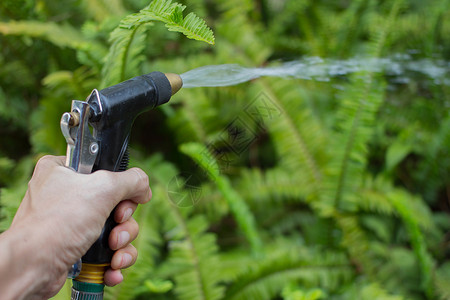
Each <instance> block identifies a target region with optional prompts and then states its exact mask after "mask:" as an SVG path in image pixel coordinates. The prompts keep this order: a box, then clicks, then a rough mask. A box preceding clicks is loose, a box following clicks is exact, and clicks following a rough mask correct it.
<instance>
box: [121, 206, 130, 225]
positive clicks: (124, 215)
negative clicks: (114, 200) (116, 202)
mask: <svg viewBox="0 0 450 300" xmlns="http://www.w3.org/2000/svg"><path fill="white" fill-rule="evenodd" d="M132 214H133V210H132V209H131V208H127V209H126V210H125V212H124V213H123V217H122V220H121V221H120V223H123V222H125V221H127V220H128V219H129V218H130V217H131V215H132Z"/></svg>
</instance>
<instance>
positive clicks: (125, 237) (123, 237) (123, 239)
mask: <svg viewBox="0 0 450 300" xmlns="http://www.w3.org/2000/svg"><path fill="white" fill-rule="evenodd" d="M129 240H130V234H129V233H128V231H121V232H119V240H118V241H117V244H118V245H117V248H122V247H123V246H125V245H126V244H127V243H128V241H129Z"/></svg>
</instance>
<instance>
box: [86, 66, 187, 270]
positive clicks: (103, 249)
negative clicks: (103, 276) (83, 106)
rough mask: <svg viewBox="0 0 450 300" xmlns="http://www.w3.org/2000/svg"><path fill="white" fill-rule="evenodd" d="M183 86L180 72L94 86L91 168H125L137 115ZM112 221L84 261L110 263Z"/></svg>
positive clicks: (166, 98) (91, 98) (168, 98)
mask: <svg viewBox="0 0 450 300" xmlns="http://www.w3.org/2000/svg"><path fill="white" fill-rule="evenodd" d="M181 86H182V81H181V78H180V76H178V75H177V74H167V75H165V74H164V73H161V72H152V73H149V74H146V75H142V76H138V77H134V78H132V79H130V80H127V81H124V82H121V83H119V84H116V85H114V86H111V87H108V88H105V89H103V90H100V91H98V90H94V91H93V92H92V93H91V95H90V96H89V97H88V99H87V102H88V103H89V105H90V107H91V112H92V113H91V116H90V120H89V124H90V125H91V126H92V127H93V128H94V138H95V139H96V140H97V141H98V146H99V147H98V154H97V158H96V161H95V163H94V166H93V168H92V170H93V171H96V170H109V171H124V170H125V169H126V168H127V164H128V157H127V156H128V155H127V148H128V140H129V136H130V132H131V127H132V125H133V122H134V120H135V119H136V117H137V116H138V115H139V114H141V113H143V112H145V111H148V110H150V109H152V108H155V107H156V106H158V105H161V104H164V103H166V102H168V101H169V100H170V97H171V96H172V95H173V94H174V93H175V92H177V91H178V90H179V89H180V88H181ZM114 225H115V224H114V222H112V221H110V222H107V223H106V224H105V227H104V230H103V232H102V234H101V237H100V238H99V239H98V240H97V242H96V243H95V244H94V245H93V246H92V247H91V249H89V251H88V252H87V253H86V255H85V256H84V257H83V262H87V263H96V264H98V263H109V262H110V261H111V258H112V254H113V251H112V250H111V249H109V246H108V236H109V232H110V231H111V229H112V228H113V227H114Z"/></svg>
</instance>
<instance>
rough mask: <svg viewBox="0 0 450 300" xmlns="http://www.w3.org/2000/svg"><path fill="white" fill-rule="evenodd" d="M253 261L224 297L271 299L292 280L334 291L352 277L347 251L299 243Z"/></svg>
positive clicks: (237, 299)
mask: <svg viewBox="0 0 450 300" xmlns="http://www.w3.org/2000/svg"><path fill="white" fill-rule="evenodd" d="M286 248H291V250H290V251H289V250H286V249H284V250H283V251H278V252H275V253H270V254H269V253H268V254H267V256H266V259H265V260H263V261H261V262H257V261H254V262H253V263H252V264H251V265H250V266H249V267H248V269H247V270H243V272H242V273H241V274H239V275H237V277H236V278H235V280H234V283H233V284H232V285H231V286H230V287H229V288H228V289H227V292H226V295H225V299H232V300H240V299H272V298H273V297H274V296H276V295H278V294H279V293H280V292H281V290H282V289H283V287H284V286H285V285H286V284H287V283H289V282H292V281H295V282H299V283H300V284H301V285H302V286H305V287H323V288H325V289H328V290H330V291H335V290H336V289H338V288H339V287H340V285H341V284H343V283H344V282H346V281H348V280H350V279H351V278H352V276H353V270H352V267H351V266H350V264H349V263H348V261H347V259H346V257H345V255H343V254H342V253H337V252H327V251H318V250H312V249H305V248H299V247H292V246H291V247H286Z"/></svg>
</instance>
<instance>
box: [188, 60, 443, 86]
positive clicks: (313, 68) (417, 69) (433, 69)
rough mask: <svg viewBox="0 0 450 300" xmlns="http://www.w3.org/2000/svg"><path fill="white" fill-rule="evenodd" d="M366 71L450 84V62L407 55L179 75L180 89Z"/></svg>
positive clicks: (223, 67) (226, 67) (323, 77)
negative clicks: (413, 57)
mask: <svg viewBox="0 0 450 300" xmlns="http://www.w3.org/2000/svg"><path fill="white" fill-rule="evenodd" d="M362 71H368V72H373V73H383V74H385V75H387V76H389V82H390V83H394V84H395V83H398V84H402V83H408V82H409V81H410V80H411V79H413V78H414V77H415V76H420V75H422V76H425V77H426V78H428V79H430V80H431V81H432V82H433V83H434V84H438V85H448V86H450V62H447V61H443V60H433V59H426V58H425V59H418V60H414V59H412V58H411V56H409V55H406V54H405V55H396V56H393V57H389V58H351V59H347V60H334V59H322V58H319V57H307V58H304V59H301V60H296V61H290V62H284V63H280V64H277V65H273V66H267V67H261V68H246V67H242V66H240V65H237V64H224V65H209V66H203V67H199V68H196V69H193V70H190V71H187V72H186V73H183V74H181V78H182V79H183V88H193V87H216V86H230V85H236V84H239V83H243V82H246V81H249V80H252V79H256V78H259V77H262V76H272V77H283V78H298V79H304V80H317V81H330V80H331V79H332V78H334V77H339V76H345V75H348V74H351V73H355V72H362Z"/></svg>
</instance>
